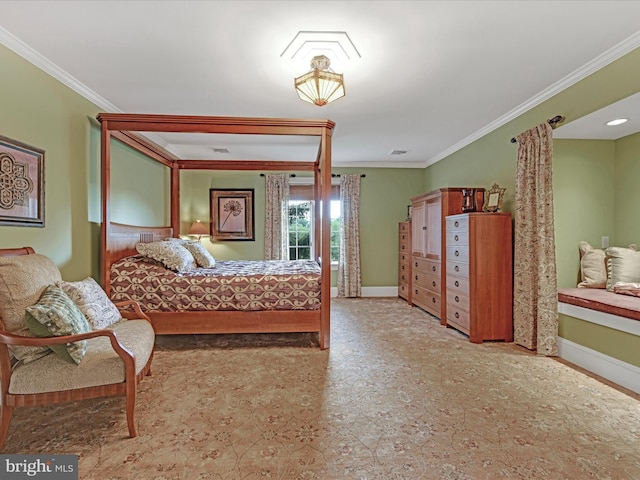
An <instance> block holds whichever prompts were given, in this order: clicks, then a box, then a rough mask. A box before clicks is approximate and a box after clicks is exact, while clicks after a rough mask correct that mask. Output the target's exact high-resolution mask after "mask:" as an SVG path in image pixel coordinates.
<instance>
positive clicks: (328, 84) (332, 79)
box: [294, 55, 344, 107]
mask: <svg viewBox="0 0 640 480" xmlns="http://www.w3.org/2000/svg"><path fill="white" fill-rule="evenodd" d="M330 65H331V61H330V60H329V58H328V57H326V56H324V55H318V56H315V57H313V59H312V60H311V71H309V72H308V73H305V74H304V75H302V76H300V77H297V78H296V79H295V80H294V85H295V88H296V92H297V94H298V97H300V100H304V101H305V102H309V103H313V104H314V105H318V106H319V107H322V106H323V105H326V104H327V103H330V102H333V101H334V100H337V99H339V98H342V97H344V80H343V78H342V74H341V73H335V72H334V71H332V70H331V69H330V68H329V66H330Z"/></svg>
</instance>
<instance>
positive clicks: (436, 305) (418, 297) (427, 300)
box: [411, 285, 440, 317]
mask: <svg viewBox="0 0 640 480" xmlns="http://www.w3.org/2000/svg"><path fill="white" fill-rule="evenodd" d="M411 301H412V302H413V303H414V304H416V305H418V306H419V307H422V308H424V309H425V310H427V311H429V313H432V314H433V315H435V316H436V317H439V316H440V294H437V293H434V292H431V291H429V290H426V289H424V288H421V287H417V286H415V285H414V286H413V288H412V289H411Z"/></svg>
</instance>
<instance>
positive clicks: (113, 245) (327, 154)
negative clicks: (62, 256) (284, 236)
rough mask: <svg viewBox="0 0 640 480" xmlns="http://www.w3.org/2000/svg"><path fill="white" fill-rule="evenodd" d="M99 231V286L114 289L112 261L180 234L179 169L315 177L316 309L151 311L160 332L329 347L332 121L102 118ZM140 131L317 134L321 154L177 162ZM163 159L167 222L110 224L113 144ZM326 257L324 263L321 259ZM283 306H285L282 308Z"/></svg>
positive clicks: (156, 328)
mask: <svg viewBox="0 0 640 480" xmlns="http://www.w3.org/2000/svg"><path fill="white" fill-rule="evenodd" d="M97 118H98V120H99V121H100V123H101V156H102V228H101V242H100V243H101V245H100V254H101V257H100V263H101V272H100V275H101V282H102V285H103V287H104V289H105V291H106V292H107V293H113V292H111V287H112V280H113V279H112V276H113V267H114V264H115V263H116V262H118V261H120V262H122V261H123V260H122V259H125V257H133V256H135V255H136V254H137V253H138V251H137V250H136V245H137V244H139V243H150V242H157V241H162V240H165V239H166V238H168V237H178V235H179V233H180V208H179V206H180V171H181V170H260V171H311V172H313V174H314V197H315V222H316V223H315V233H314V242H315V245H316V246H319V248H317V249H316V252H317V253H316V255H317V257H316V258H315V261H316V262H317V263H318V264H319V271H320V274H319V275H320V277H319V282H316V283H319V286H318V290H319V292H318V296H319V300H320V302H319V304H316V306H315V307H314V309H301V308H296V309H290V308H288V307H280V308H281V309H264V310H250V311H238V310H230V311H228V310H214V311H211V310H199V309H197V310H188V311H146V312H145V313H147V314H148V315H149V317H150V318H151V321H152V323H153V326H154V328H155V330H156V333H158V334H198V333H266V332H318V334H319V341H320V348H322V349H326V348H329V338H330V278H331V277H330V275H331V270H330V261H329V259H330V258H331V257H330V203H331V201H330V199H331V135H332V131H333V128H334V126H335V124H334V123H333V122H332V121H330V120H311V119H278V118H242V117H203V116H179V115H178V116H176V115H142V114H118V113H101V114H99V115H98V117H97ZM135 132H184V133H208V134H245V135H247V134H248V135H304V136H312V137H317V138H318V141H319V148H318V152H317V156H316V158H314V159H311V160H309V161H295V162H293V161H262V160H238V161H218V160H189V159H178V158H175V157H174V156H173V155H171V154H170V153H169V152H167V151H165V150H163V149H162V148H159V147H158V146H156V145H155V144H153V143H152V142H149V141H147V140H145V139H144V138H143V137H141V136H140V135H139V134H136V133H135ZM112 138H115V139H118V140H120V141H122V142H124V143H125V144H127V145H129V146H130V147H131V148H133V149H135V150H137V151H139V152H141V153H143V154H145V155H146V156H148V157H149V158H151V159H153V160H155V161H157V162H160V163H161V164H163V165H165V166H166V167H167V168H169V169H170V198H171V201H170V225H166V226H160V227H138V226H133V225H123V224H118V223H114V222H112V221H111V208H110V202H111V180H110V171H111V139H112ZM323 259H326V260H325V261H323ZM283 308H284V309H283Z"/></svg>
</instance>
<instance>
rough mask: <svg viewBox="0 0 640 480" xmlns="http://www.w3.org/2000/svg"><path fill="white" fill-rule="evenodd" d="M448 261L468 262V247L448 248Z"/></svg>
mask: <svg viewBox="0 0 640 480" xmlns="http://www.w3.org/2000/svg"><path fill="white" fill-rule="evenodd" d="M447 260H453V261H454V262H468V261H469V247H468V246H458V247H449V246H447Z"/></svg>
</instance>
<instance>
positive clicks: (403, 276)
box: [398, 265, 409, 283]
mask: <svg viewBox="0 0 640 480" xmlns="http://www.w3.org/2000/svg"><path fill="white" fill-rule="evenodd" d="M398 282H401V283H409V267H408V266H407V265H400V268H399V269H398Z"/></svg>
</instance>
